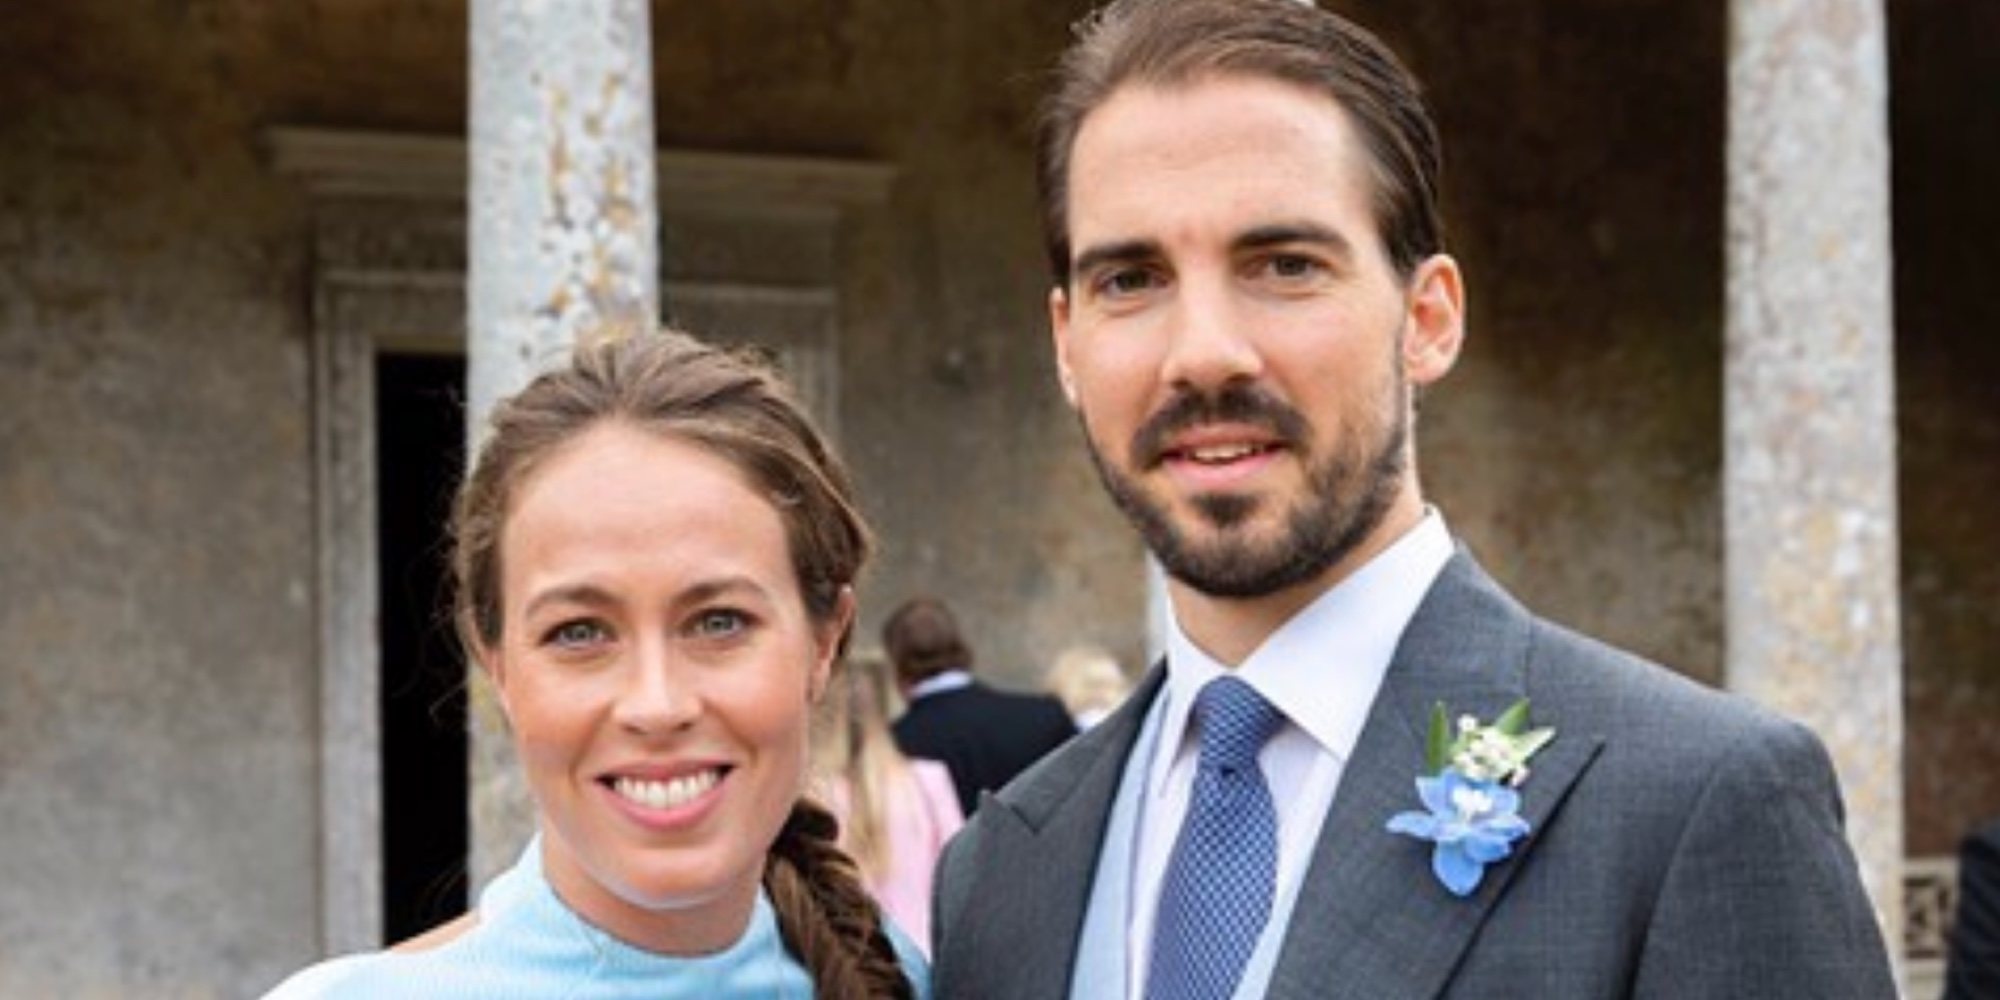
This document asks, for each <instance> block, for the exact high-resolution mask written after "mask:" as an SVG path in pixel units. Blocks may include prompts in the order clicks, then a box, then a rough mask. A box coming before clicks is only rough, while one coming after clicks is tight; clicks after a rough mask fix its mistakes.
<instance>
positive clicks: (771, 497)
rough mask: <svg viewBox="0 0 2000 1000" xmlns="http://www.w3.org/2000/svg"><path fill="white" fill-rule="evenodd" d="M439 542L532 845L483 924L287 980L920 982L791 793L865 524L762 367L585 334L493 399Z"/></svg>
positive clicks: (368, 983)
mask: <svg viewBox="0 0 2000 1000" xmlns="http://www.w3.org/2000/svg"><path fill="white" fill-rule="evenodd" d="M453 534H454V541H455V552H454V556H453V564H452V568H453V575H454V577H455V582H456V584H457V597H456V608H455V612H456V614H455V617H456V622H457V625H458V631H459V636H460V639H461V641H462V642H463V643H464V645H465V647H466V649H467V650H468V651H469V652H470V654H471V656H472V657H473V658H474V659H475V660H476V661H477V662H478V664H479V666H480V667H481V668H482V669H483V670H484V671H485V673H486V675H487V676H488V677H489V678H490V679H491V680H492V682H493V685H494V689H495V691H496V692H497V694H498V697H499V702H500V704H501V706H502V708H503V709H504V711H505V712H506V716H507V720H508V725H509V728H510V729H511V731H512V734H513V739H514V743H515V746H516V749H517V750H518V751H519V756H520V760H521V762H522V765H523V767H524V768H525V769H526V772H527V777H528V785H529V788H530V789H531V791H532V792H533V794H534V798H535V804H536V807H537V817H538V826H539V833H538V834H537V836H536V837H535V838H534V840H533V842H531V843H530V844H529V846H528V849H527V850H526V852H525V853H524V854H523V856H522V858H521V859H520V861H519V862H518V863H517V864H516V865H515V866H514V867H513V868H512V869H510V870H509V871H507V872H505V873H504V874H502V875H501V876H500V877H499V878H497V879H496V880H495V881H494V882H493V883H492V884H490V885H489V886H488V888H487V889H486V891H485V892H484V893H482V894H481V896H480V898H479V905H478V907H477V909H476V910H475V911H474V912H473V913H471V914H468V915H466V916H465V917H461V918H459V920H457V921H454V922H453V923H452V924H450V925H447V926H446V927H444V928H441V929H439V930H437V931H433V932H431V933H429V934H426V935H424V936H423V937H421V938H418V939H416V940H414V941H412V942H408V943H406V944H405V945H403V946H399V947H398V948H397V949H394V950H392V951H390V952H384V953H378V954H370V955H360V956H352V957H349V958H345V959H338V960H335V961H332V962H328V963H325V964H323V965H321V966H318V967H315V968H313V969H310V970H307V971H306V972H303V973H301V974H299V975H297V976H294V977H293V978H292V979H291V980H289V981H287V983H286V984H284V985H282V986H280V987H279V988H278V990H277V991H276V992H275V994H274V995H275V996H279V997H284V998H287V1000H289V998H292V997H308V996H342V997H348V996H351V997H380V996H480V997H522V998H528V997H547V996H567V997H579V998H581V997H606V998H614V997H634V998H637V997H646V998H648V1000H658V998H662V997H697V996H698V997H704V998H707V997H758V998H765V997H778V996H793V997H808V996H819V997H841V998H845V997H880V996H888V997H896V996H902V997H907V996H912V995H918V996H921V995H924V994H925V993H927V991H928V987H927V985H925V973H924V970H923V960H922V958H921V957H920V956H918V955H917V954H916V951H915V948H914V947H913V946H912V945H911V944H910V943H909V942H908V941H907V940H906V939H902V938H900V937H899V936H896V935H895V932H892V931H891V930H889V929H888V927H887V926H886V925H885V923H884V922H883V921H882V920H881V919H880V917H879V916H878V914H877V911H876V909H875V907H874V905H873V904H872V902H871V901H870V900H869V898H868V896H867V892H866V890H865V889H864V888H863V886H862V885H861V882H860V880H859V878H858V874H857V872H856V871H855V869H854V866H853V863H852V862H851V861H849V860H848V859H847V858H846V857H845V856H844V855H842V854H841V853H840V851H839V850H838V849H837V848H836V847H835V843H834V840H835V836H836V826H835V823H834V820H833V818H832V816H831V815H830V814H828V813H827V812H826V811H825V810H823V809H821V808H820V807H818V806H816V805H814V804H812V803H810V802H808V801H806V800H805V799H803V798H802V797H801V789H802V787H803V782H804V780H805V775H806V764H807V754H808V747H809V729H810V726H809V718H810V716H811V713H812V707H813V704H814V702H816V701H817V700H818V699H819V697H820V696H821V695H822V694H823V693H824V691H825V690H826V688H827V685H828V684H829V683H830V681H831V679H832V674H833V672H834V670H835V667H836V666H837V664H838V661H839V658H840V654H841V652H842V651H843V649H844V648H845V645H846V642H847V637H848V632H849V630H850V628H851V627H852V625H853V621H854V591H853V582H854V580H855V577H856V575H857V574H858V573H859V572H860V570H861V566H862V563H863V561H864V560H865V559H866V557H867V554H868V549H869V537H868V532H867V529H866V526H865V525H864V524H863V522H862V520H861V518H860V515H859V514H858V512H857V511H856V509H855V507H854V503H853V500H852V494H851V490H850V488H849V484H848V479H847V475H846V472H845V470H844V469H843V468H842V467H841V465H840V462H839V461H838V459H836V458H835V457H834V456H833V455H832V454H831V453H830V452H829V451H828V450H827V448H826V446H825V445H824V444H823V443H822V442H821V441H820V439H819V437H818V435H817V434H816V433H815V432H814V430H813V429H812V427H811V425H810V424H809V423H808V422H807V420H806V419H805V417H804V416H803V415H802V414H801V412H800V409H799V407H798V405H797V404H796V403H795V402H794V401H793V399H792V398H791V396H790V394H789V392H788V390H786V389H785V387H784V386H783V385H782V383H780V382H779V381H778V379H777V378H776V377H775V376H774V375H773V374H772V373H770V372H769V371H768V370H766V369H765V368H763V367H761V366H760V365H759V364H757V363H756V362H754V361H750V360H748V359H746V358H745V357H742V356H738V355H735V354H731V353H727V352H724V351H722V350H719V349H717V348H714V347H710V346H708V345H705V344H702V343H700V342H699V341H696V340H694V339H692V338H690V337H687V336H685V335H682V334H677V333H671V332H669V333H663V334H659V335H648V336H638V337H633V338H630V339H613V340H611V341H609V342H605V343H600V344H597V345H594V346H586V347H584V348H581V349H579V351H578V352H577V354H576V357H575V358H574V359H573V361H572V363H571V365H570V367H568V368H567V369H565V370H562V371H558V372H554V373H550V374H547V375H544V376H542V377H540V378H538V379H536V380H535V381H534V382H533V383H532V384H530V385H529V386H528V387H527V388H526V389H524V390H523V391H522V392H521V393H520V394H519V395H517V396H515V397H513V398H512V399H510V400H508V401H506V402H505V403H502V404H501V405H500V406H499V407H497V408H496V409H495V411H494V413H493V417H492V434H491V437H490V438H489V440H488V441H487V442H486V444H485V446H484V447H483V448H482V450H481V452H480V455H479V461H478V463H477V465H476V466H475V467H474V468H473V470H472V473H471V475H470V476H468V478H467V480H466V482H465V484H464V485H463V486H462V487H461V489H460V491H459V495H458V499H457V503H456V506H455V509H454V511H453Z"/></svg>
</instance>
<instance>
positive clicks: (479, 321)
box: [466, 0, 659, 890]
mask: <svg viewBox="0 0 2000 1000" xmlns="http://www.w3.org/2000/svg"><path fill="white" fill-rule="evenodd" d="M648 32H649V27H648V13H647V4H646V2H645V0H592V2H590V3H553V2H550V0H473V3H472V7H471V36H472V38H471V44H472V109H471V121H472V129H471V131H472V138H471V143H470V148H469V160H470V175H471V191H470V195H469V198H468V206H469V207H468V212H467V216H468V225H467V238H468V240H469V247H468V252H467V255H466V259H467V270H468V275H467V303H466V316H467V326H468V330H467V331H466V353H467V372H468V376H467V382H468V383H469V384H468V386H467V393H466V395H467V399H466V421H467V429H468V436H469V440H470V443H471V444H472V447H473V448H475V449H476V448H477V447H478V443H479V441H481V440H483V438H484V436H485V431H486V426H485V424H486V415H487V413H488V411H490V410H491V409H492V406H493V404H494V402H495V401H497V400H499V399H501V398H503V397H505V396H507V395H508V394H510V393H512V392H514V391H515V390H517V389H519V388H521V387H522V386H523V385H525V384H526V383H527V382H528V381H529V379H531V378H533V377H534V375H535V374H536V373H537V372H540V371H542V370H543V369H545V368H548V367H551V366H554V365H558V364H560V363H562V362H563V361H564V360H565V359H566V358H567V355H568V351H569V347H570V344H571V342H572V341H573V340H574V339H575V337H576V335H577V333H578V331H580V330H583V329H586V328H589V327H591V326H594V325H596V324H598V323H600V322H602V321H606V320H622V321H628V322H633V323H637V324H639V325H642V326H649V325H651V324H652V323H653V322H654V318H655V317H657V316H658V315H659V221H658V209H657V206H656V204H655V200H654V185H655V183H656V172H655V167H654V161H653V66H652V40H651V37H650V36H649V33H648ZM468 682H469V685H470V691H471V706H470V716H471V722H470V725H471V730H472V731H471V733H470V742H471V750H470V756H471V768H472V774H471V779H472V802H471V810H472V816H471V819H472V824H471V839H472V857H471V859H470V867H471V877H472V880H473V882H472V884H473V887H474V888H475V890H476V889H477V887H478V886H479V885H481V884H483V883H484V882H485V881H486V879H488V878H489V877H491V876H492V875H493V874H494V873H496V872H498V871H499V870H501V869H502V868H505V867H506V866H507V865H508V864H509V863H510V862H511V861H512V860H513V857H514V855H515V853H516V852H518V851H519V850H520V849H521V845H522V843H523V842H525V840H526V838H527V836H528V834H529V833H530V832H531V830H532V828H533V814H532V807H531V806H530V804H529V802H528V796H527V793H526V786H525V783H524V782H523V780H522V777H521V771H520V767H519V765H518V764H517V762H516V761H515V758H514V755H513V748H512V744H511V743H510V742H509V737H508V735H507V731H506V723H505V720H504V719H503V718H502V717H501V714H500V710H499V704H498V702H497V701H496V699H495V698H494V696H493V692H492V690H491V688H490V687H489V686H488V685H487V683H486V681H485V678H484V677H483V676H481V675H479V673H478V671H477V670H474V671H473V676H472V677H471V678H469V679H468Z"/></svg>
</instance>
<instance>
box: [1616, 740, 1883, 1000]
mask: <svg viewBox="0 0 2000 1000" xmlns="http://www.w3.org/2000/svg"><path fill="white" fill-rule="evenodd" d="M1633 994H1634V996H1637V997H1645V998H1668V997H1672V998H1705V997H1716V998H1720V997H1761V998H1789V997H1797V998H1800V1000H1805V998H1814V1000H1830V998H1844V997H1855V998H1871V1000H1872V998H1893V997H1895V996H1896V989H1895V986H1894V982H1893V979H1892V978H1891V975H1890V972H1889V965H1888V955H1887V952H1886V951H1885V949H1884V947H1883V943H1882V935H1881V931H1880V929H1879V928H1878V926H1877V925H1876V922H1875V916H1874V913H1873V911H1872V909H1871V908H1870V906H1869V903H1868V899H1867V896H1866V894H1865V893H1864V892H1863V890H1862V887H1861V882H1860V877H1859V874H1858V872H1857V871H1856V868H1855V864H1854V858H1853V855H1852V854H1851V852H1850V851H1849V850H1848V847H1847V842H1846V839H1845V837H1844V836H1843V834H1842V831H1841V805H1840V793H1839V786H1838V784H1837V783H1836V781H1835V779H1834V774H1833V767H1832V763H1831V761H1829V760H1828V759H1827V756H1826V751H1825V749H1824V748H1823V747H1822V746H1821V745H1820V743H1819V740H1818V739H1817V738H1816V737H1814V736H1813V735H1812V734H1811V732H1809V731H1808V730H1806V729H1805V728H1804V727H1801V726H1798V725H1796V724H1794V723H1790V722H1781V721H1776V720H1769V719H1766V720H1760V721H1759V722H1758V723H1754V724H1752V725H1751V726H1749V727H1746V728H1745V729H1744V730H1743V731H1742V736H1741V738H1739V739H1738V740H1736V741H1735V745H1733V746H1732V747H1730V748H1729V750H1728V751H1727V752H1725V753H1723V754H1721V755H1720V756H1719V758H1717V763H1716V764H1715V766H1714V769H1713V771H1712V772H1711V774H1710V775H1709V777H1708V780H1707V782H1706V785H1705V787H1703V789H1702V791H1701V792H1700V793H1699V795H1698V796H1697V797H1696V799H1695V801H1694V804H1693V806H1692V808H1691V810H1690V814H1689V815H1688V817H1687V821H1686V823H1685V825H1684V827H1683V828H1682V830H1681V834H1680V837H1679V840H1678V843H1677V844H1676V845H1675V847H1674V848H1673V856H1672V857H1671V858H1670V859H1669V860H1668V863H1667V867H1666V870H1665V873H1664V875H1663V877H1662V882H1661V885H1660V889H1659V896H1658V900H1657V903H1656V905H1655V907H1654V910H1653V917H1652V922H1651V925H1650V926H1649V927H1648V928H1647V936H1646V941H1645V944H1644V946H1643V949H1642V952H1641V955H1640V960H1639V968H1638V973H1637V976H1636V981H1635V983H1634V989H1633Z"/></svg>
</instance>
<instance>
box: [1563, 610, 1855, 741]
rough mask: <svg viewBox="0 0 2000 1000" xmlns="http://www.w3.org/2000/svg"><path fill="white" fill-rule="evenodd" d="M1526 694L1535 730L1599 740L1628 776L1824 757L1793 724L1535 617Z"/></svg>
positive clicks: (1806, 732)
mask: <svg viewBox="0 0 2000 1000" xmlns="http://www.w3.org/2000/svg"><path fill="white" fill-rule="evenodd" d="M1527 688H1528V693H1529V698H1530V702H1531V706H1532V708H1531V710H1532V712H1533V714H1534V716H1535V721H1536V723H1537V724H1538V725H1550V726H1554V727H1555V728H1556V730H1557V732H1558V734H1559V735H1572V736H1582V737H1587V738H1602V739H1604V740H1605V741H1606V746H1607V749H1610V750H1613V751H1615V752H1613V753H1612V754H1611V757H1612V763H1614V764H1615V765H1618V766H1619V767H1620V768H1621V769H1624V770H1628V771H1639V772H1646V773H1649V774H1652V775H1659V776H1661V777H1662V778H1665V777H1668V776H1679V777H1680V778H1682V779H1686V780H1700V779H1703V778H1705V777H1706V776H1707V775H1708V774H1709V773H1710V772H1711V771H1712V770H1713V769H1714V768H1717V767H1720V766H1723V765H1724V764H1729V763H1734V764H1737V765H1742V764H1744V763H1745V762H1746V761H1747V762H1749V763H1750V764H1751V766H1752V767H1753V768H1754V769H1757V770H1773V769H1782V768H1784V767H1788V766H1791V765H1792V764H1793V763H1795V762H1797V761H1799V760H1800V759H1801V758H1814V759H1817V760H1820V761H1824V760H1825V759H1826V752H1825V749H1824V747H1823V745H1822V744H1821V743H1820V741H1819V738H1818V737H1817V736H1815V735H1814V734H1813V733H1812V731H1811V730H1809V729H1807V728H1806V727H1805V726H1803V725H1801V724H1799V723H1798V722H1795V721H1793V720H1791V719H1788V718H1785V717H1784V716H1782V715H1780V714H1778V713H1776V712H1774V711H1772V710H1770V709H1768V708H1766V707H1764V706H1762V705H1759V704H1757V703H1756V702H1753V701H1751V700H1750V699H1748V698H1746V697H1743V696H1742V695H1739V694H1735V693H1733V692H1729V691H1724V690H1719V689H1717V688H1715V687H1712V686H1710V685H1708V684H1705V683H1703V682H1702V681H1699V680H1696V679H1694V678H1692V677H1690V676H1688V675H1686V674H1683V673H1681V672H1679V671H1676V670H1674V669H1671V668H1669V667H1666V666H1664V665H1662V664H1660V663H1657V662H1655V661H1653V660H1650V659H1647V658H1645V657H1643V656H1641V655H1639V654H1637V653H1634V652H1631V651H1628V650H1624V649H1620V648H1617V647H1615V646H1611V645H1609V644H1607V643H1604V642H1602V641H1600V640H1597V639H1593V638H1591V637H1589V636H1586V635H1583V634H1581V633H1578V632H1575V631H1572V630H1570V629H1568V628H1565V627H1563V626H1561V625H1557V624H1554V623H1552V622H1549V621H1546V620H1544V619H1540V618H1537V619H1535V622H1534V626H1533V642H1532V645H1531V649H1530V653H1529V658H1528V664H1527Z"/></svg>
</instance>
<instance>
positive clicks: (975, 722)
mask: <svg viewBox="0 0 2000 1000" xmlns="http://www.w3.org/2000/svg"><path fill="white" fill-rule="evenodd" d="M882 646H883V648H884V649H886V650H887V651H888V653H889V659H890V661H891V662H893V663H894V664H895V665H896V680H897V681H898V683H900V684H901V685H902V687H903V693H904V695H905V696H906V697H908V698H909V701H910V707H909V710H908V711H905V712H904V713H903V715H902V717H901V718H899V719H897V720H896V722H895V725H894V727H893V728H894V729H895V733H896V745H897V746H898V747H899V748H901V749H902V751H903V752H904V753H905V754H908V755H909V756H911V757H924V758H928V759H930V760H937V761H943V762H944V766H945V769H946V770H948V771H950V772H951V782H952V785H953V786H954V787H955V788H956V789H957V790H958V804H959V808H960V809H962V810H964V812H965V814H966V815H967V816H970V815H972V810H973V808H974V807H975V806H977V805H978V804H979V793H980V792H982V791H991V790H993V789H997V788H999V787H1000V786H1002V785H1005V784H1006V783H1007V782H1008V781H1011V780H1012V779H1013V777H1014V776H1015V775H1017V774H1020V773H1021V772H1022V771H1025V770H1027V769H1028V766H1029V765H1031V764H1033V763H1034V762H1036V761H1038V760H1040V759H1041V758H1042V757H1043V755H1045V754H1047V753H1048V752H1049V751H1051V750H1054V749H1055V748H1056V747H1058V746H1061V745H1062V743H1063V741H1064V740H1067V739H1069V738H1070V737H1071V736H1074V735H1076V726H1075V724H1074V723H1072V722H1071V721H1070V718H1069V712H1068V711H1067V710H1065V709H1064V708H1063V706H1062V702H1060V701H1057V700H1056V699H1054V698H1052V697H1049V696H1047V695H1030V694H1011V693H1008V692H1005V691H998V690H995V689H993V688H990V687H987V686H986V685H984V684H981V683H980V682H979V681H978V680H977V679H975V678H974V677H973V676H972V648H971V647H970V646H968V645H966V642H965V639H964V638H963V636H962V635H961V634H960V632H959V630H958V621H957V620H956V619H954V618H953V617H952V615H951V609H950V608H947V607H945V605H944V602H943V601H939V600H936V599H934V598H927V597H925V598H917V599H915V600H912V601H907V602H905V603H904V604H903V605H902V606H901V607H899V608H897V609H896V610H895V612H894V613H892V614H890V615H889V619H888V620H887V621H885V622H883V624H882Z"/></svg>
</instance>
